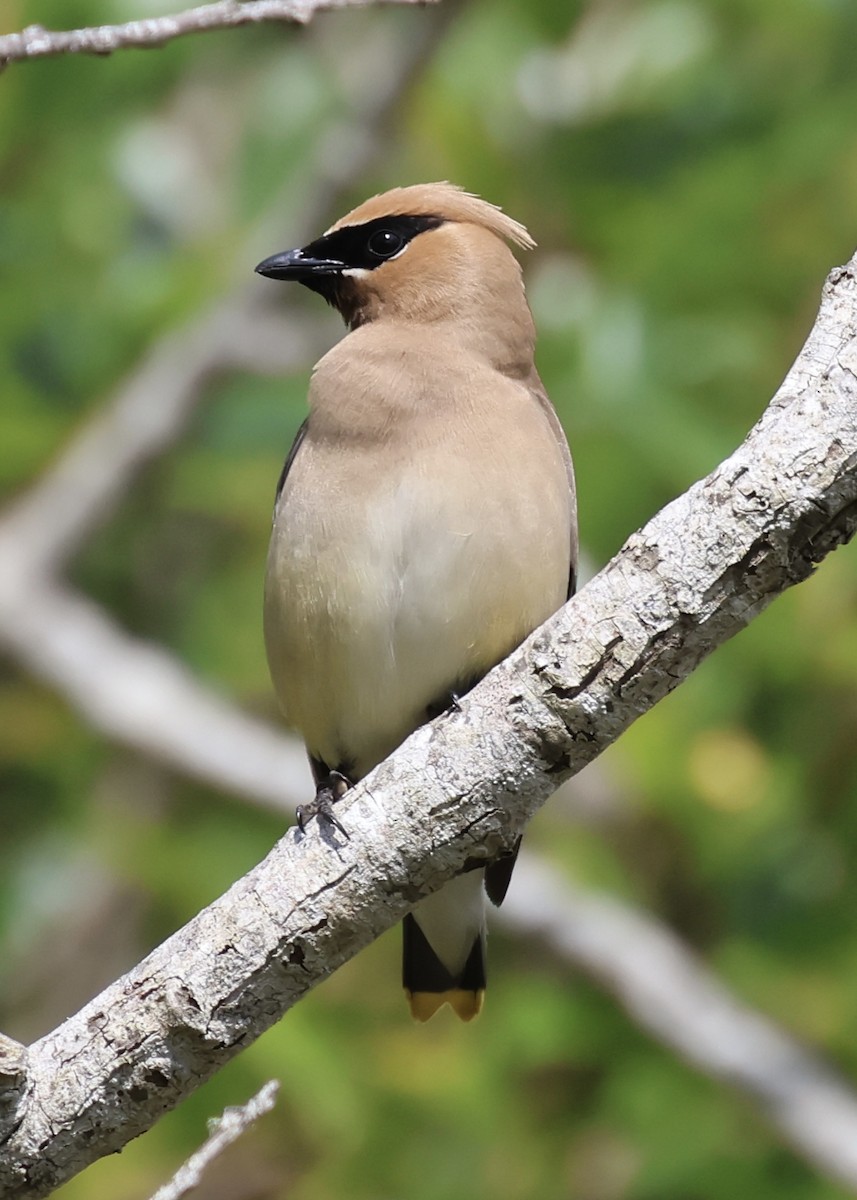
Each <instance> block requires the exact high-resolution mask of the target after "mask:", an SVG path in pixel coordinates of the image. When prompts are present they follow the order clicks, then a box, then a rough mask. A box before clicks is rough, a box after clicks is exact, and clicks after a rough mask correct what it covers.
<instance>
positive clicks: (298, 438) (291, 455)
mask: <svg viewBox="0 0 857 1200" xmlns="http://www.w3.org/2000/svg"><path fill="white" fill-rule="evenodd" d="M308 424H309V417H307V418H306V420H305V421H304V423H303V424H302V425H301V427H300V429H299V430H298V431H297V433H296V434H295V440H294V441H293V442H292V446H291V449H290V450H289V452H288V454H287V455H286V461H285V462H284V463H283V469H282V471H280V478H279V479H278V480H277V491H276V493H275V495H274V512H275V513H276V511H277V504H278V502H279V499H280V493H281V492H282V490H283V485H284V484H285V482H286V477H287V475H288V473H289V471H291V469H292V463H293V462H294V461H295V458H296V457H297V453H298V450H300V448H301V444H302V442H303V440H304V438H305V437H306V431H307V425H308Z"/></svg>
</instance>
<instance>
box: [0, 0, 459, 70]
mask: <svg viewBox="0 0 857 1200" xmlns="http://www.w3.org/2000/svg"><path fill="white" fill-rule="evenodd" d="M435 2H436V0H217V3H214V4H201V5H199V6H198V7H197V8H188V9H185V11H184V12H178V13H173V14H172V15H169V16H163V17H148V18H145V19H144V20H140V21H127V22H126V23H125V24H123V25H97V26H93V27H91V28H88V29H72V30H62V31H53V30H49V29H45V28H44V26H42V25H29V26H28V27H27V28H26V29H24V30H23V31H22V32H21V33H7V34H3V35H0V70H2V69H3V67H5V66H7V65H8V64H9V63H10V62H20V61H23V60H24V59H27V58H50V57H53V56H55V55H58V54H100V55H105V54H112V53H113V52H114V50H126V49H129V48H135V49H142V50H146V49H160V47H162V46H165V45H166V44H167V42H171V41H173V40H174V39H175V38H178V37H184V36H185V35H187V34H189V33H209V32H211V31H212V30H217V29H234V28H236V27H237V26H239V25H260V24H262V23H263V22H266V21H270V22H273V21H277V22H289V23H291V24H298V25H306V24H307V22H308V21H311V20H312V18H313V17H314V16H315V14H316V13H319V12H326V11H329V10H330V9H342V8H364V7H367V6H368V5H373V6H375V7H377V5H378V4H379V3H385V4H414V5H425V4H429V3H435Z"/></svg>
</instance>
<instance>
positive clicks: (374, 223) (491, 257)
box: [256, 183, 534, 329]
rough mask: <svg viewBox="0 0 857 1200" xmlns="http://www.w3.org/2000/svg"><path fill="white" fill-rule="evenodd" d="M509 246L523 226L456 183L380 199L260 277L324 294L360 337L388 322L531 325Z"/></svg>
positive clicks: (523, 238) (524, 238)
mask: <svg viewBox="0 0 857 1200" xmlns="http://www.w3.org/2000/svg"><path fill="white" fill-rule="evenodd" d="M507 241H508V242H513V243H514V244H515V245H517V246H520V247H523V248H526V249H529V248H530V247H532V246H533V245H534V242H533V240H532V238H531V237H530V235H529V234H528V233H527V231H526V229H525V228H524V226H523V225H520V224H519V223H518V222H517V221H514V220H512V218H511V217H508V216H506V214H505V213H503V212H502V211H501V210H500V209H499V208H497V207H496V206H495V205H493V204H489V203H487V201H485V200H481V199H480V198H479V197H478V196H473V195H471V194H470V193H469V192H465V191H462V190H461V189H460V188H458V187H455V186H454V185H453V184H450V183H426V184H416V185H414V186H412V187H401V188H393V189H392V191H389V192H384V193H383V194H382V195H380V196H373V197H372V199H371V200H367V201H366V202H365V203H364V204H361V205H360V206H359V207H358V208H355V209H354V210H353V211H352V212H350V213H348V214H347V216H344V217H342V219H341V220H339V221H337V222H336V224H335V225H332V226H331V228H330V229H328V230H327V232H326V233H324V234H322V236H321V237H319V238H316V239H315V241H312V242H310V243H309V244H308V245H307V246H303V247H301V248H300V249H297V250H286V251H285V252H283V253H281V254H274V255H272V256H271V257H270V258H266V259H265V261H264V262H261V263H259V265H258V266H257V267H256V270H257V271H258V273H259V274H260V275H266V276H268V277H269V278H271V279H290V280H296V281H297V282H298V283H302V284H304V285H305V286H306V287H308V288H311V289H312V290H313V291H315V292H319V293H320V294H321V295H322V296H323V297H324V298H325V300H327V301H328V303H329V304H332V305H333V306H334V307H335V308H337V309H338V310H339V312H340V313H341V314H342V316H343V318H344V319H345V321H346V323H347V324H348V325H349V326H350V327H351V328H352V329H354V328H356V327H357V326H359V325H364V324H366V323H367V322H369V321H375V320H379V319H384V320H397V321H408V322H420V323H435V322H450V321H451V322H455V323H457V324H460V323H462V322H463V323H464V324H465V325H467V324H468V323H478V322H479V321H481V320H484V314H485V312H486V311H488V312H491V313H494V314H497V316H498V317H500V318H503V319H506V318H511V317H513V316H517V319H518V320H519V321H521V320H523V321H524V323H525V324H529V321H530V318H529V310H528V309H527V306H526V301H525V299H524V292H523V285H522V282H521V269H520V266H519V265H518V262H517V260H516V259H515V257H514V255H513V254H512V253H511V252H510V250H509V248H508V246H507V244H506V243H507Z"/></svg>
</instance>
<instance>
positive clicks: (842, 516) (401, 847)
mask: <svg viewBox="0 0 857 1200" xmlns="http://www.w3.org/2000/svg"><path fill="white" fill-rule="evenodd" d="M855 273H857V258H855V259H852V261H851V263H850V264H849V265H848V266H847V267H844V268H841V269H838V270H836V271H834V272H833V273H832V274H831V276H830V277H829V279H828V281H827V285H826V287H825V291H824V300H823V304H822V308H821V312H820V314H819V317H818V320H817V322H816V325H815V327H814V329H813V331H812V333H811V335H810V338H809V340H808V341H807V344H806V346H805V347H804V349H803V351H802V353H801V355H800V357H799V358H798V360H797V362H796V364H795V366H794V368H793V369H792V371H791V372H790V373H789V375H788V377H787V379H786V381H785V383H784V384H783V386H782V388H781V389H780V390H779V392H778V393H777V395H776V396H775V398H774V400H773V401H772V402H771V404H770V406H769V407H768V409H767V411H766V412H765V414H764V415H763V417H762V419H761V420H760V421H759V423H758V424H757V425H756V427H755V428H754V429H753V430H752V432H751V433H750V435H749V437H748V438H747V440H746V441H745V442H744V444H743V445H742V446H741V447H740V448H739V449H738V450H737V451H736V452H735V454H733V455H732V456H731V457H730V458H729V459H727V461H726V462H724V463H723V464H722V465H721V466H720V467H718V468H717V469H716V470H715V471H714V472H713V473H712V474H711V475H709V476H708V477H707V478H706V479H704V480H702V481H700V482H699V483H697V484H695V485H694V486H693V487H692V488H691V489H690V490H689V491H688V492H687V493H686V494H685V495H683V496H681V497H680V498H679V499H677V500H676V501H674V502H673V503H672V504H670V505H668V506H667V507H666V508H665V509H663V510H662V512H660V513H659V514H658V515H657V516H656V517H654V518H653V520H652V521H650V522H649V524H648V525H646V526H645V528H643V529H642V530H640V531H639V532H638V533H636V534H634V535H633V536H632V537H631V538H630V539H629V540H628V542H627V543H626V545H625V546H624V547H623V548H622V550H620V552H619V553H618V554H617V555H616V557H615V558H614V559H613V560H612V561H611V562H610V563H609V564H608V566H607V567H606V568H605V569H604V570H603V571H602V572H601V573H600V574H599V575H598V576H596V578H595V579H594V580H593V581H592V582H591V583H590V584H589V585H588V586H587V587H586V588H584V590H583V591H582V592H581V593H580V594H579V595H578V596H577V597H575V598H574V599H573V600H572V601H571V602H570V603H569V604H568V605H567V606H566V607H565V608H564V609H562V610H561V611H560V612H559V613H558V614H557V615H556V616H555V617H554V618H553V619H552V620H551V621H549V622H548V623H547V624H546V625H545V626H544V627H543V628H542V629H540V630H538V631H537V632H536V633H535V634H533V636H532V637H531V638H530V639H529V640H528V641H527V642H526V643H525V644H524V645H523V646H522V647H521V648H520V649H519V650H518V651H516V653H515V654H513V655H512V656H511V657H510V658H509V659H508V660H507V661H506V662H505V663H503V664H501V665H500V666H499V667H498V668H497V669H496V670H495V671H493V672H492V673H491V674H490V675H489V677H488V678H487V679H486V680H485V681H484V682H483V683H482V684H480V685H479V687H478V688H476V689H475V690H474V691H473V692H472V693H471V694H470V695H469V696H468V697H467V698H466V700H465V701H464V702H463V704H462V708H461V711H460V712H455V713H452V714H450V715H448V716H445V717H442V718H440V719H439V720H438V721H435V722H434V723H433V724H432V725H430V726H427V727H425V728H423V729H420V730H418V731H417V733H415V734H414V735H413V736H412V737H411V738H410V739H409V740H408V741H407V742H406V743H405V745H404V746H403V747H402V748H401V749H400V750H399V751H397V752H396V754H395V755H394V756H393V757H392V758H391V759H389V760H388V761H387V762H386V763H383V764H382V765H381V766H380V767H378V769H377V770H376V771H374V772H373V773H372V774H371V775H370V776H369V777H368V778H367V779H366V780H365V781H364V782H363V783H361V784H360V785H359V786H358V787H357V788H355V789H354V791H353V792H352V793H350V794H349V796H348V797H347V798H346V800H345V801H344V802H343V803H342V806H341V808H340V810H339V811H340V817H341V819H342V820H343V821H344V822H345V824H346V825H347V828H348V830H349V833H350V839H349V840H347V841H346V840H344V839H342V838H341V837H339V836H337V835H335V834H333V833H331V831H330V830H325V829H321V828H319V827H318V826H317V825H316V824H313V825H312V826H311V827H310V830H309V832H308V834H307V835H306V836H304V837H301V836H300V835H299V834H298V833H297V832H296V831H295V830H292V831H290V832H289V833H288V834H287V835H286V836H285V837H284V838H283V839H282V840H281V841H280V842H279V843H278V845H277V846H275V847H274V849H273V850H272V851H271V853H270V854H269V855H268V857H267V858H266V859H265V860H264V862H262V863H260V864H259V866H257V867H256V868H255V869H254V870H253V871H251V872H250V873H249V874H248V875H247V876H245V877H244V878H243V879H241V880H239V881H238V883H236V884H235V885H234V886H233V887H232V888H231V889H230V891H229V892H227V893H226V894H225V895H224V896H222V897H221V898H220V899H219V900H217V901H216V902H215V903H214V904H212V905H211V906H210V907H209V908H207V909H206V910H204V911H203V912H202V913H200V914H199V915H198V916H197V917H195V918H194V920H192V921H191V922H189V924H188V925H187V926H185V927H184V929H181V930H179V931H178V932H177V933H176V934H175V935H174V936H173V937H172V938H170V939H169V940H168V941H167V942H165V943H164V944H163V945H162V946H160V947H158V948H157V949H156V950H155V951H154V952H153V953H152V954H151V955H150V956H149V957H148V958H147V959H146V960H145V961H144V962H143V963H141V964H140V965H139V966H138V967H136V968H134V970H132V971H131V972H129V973H128V974H127V975H126V976H125V977H124V978H123V979H121V980H119V981H118V982H117V983H115V984H113V985H112V986H111V987H109V988H108V989H106V990H105V991H104V992H103V993H102V995H101V996H99V997H97V998H96V999H95V1000H93V1001H92V1002H91V1003H90V1004H88V1005H87V1006H86V1007H85V1008H84V1009H83V1010H82V1011H81V1012H80V1013H78V1014H77V1015H76V1016H74V1017H72V1018H71V1019H70V1020H68V1021H67V1022H65V1023H64V1024H63V1025H62V1026H60V1028H59V1029H57V1030H55V1031H54V1032H53V1033H51V1034H49V1035H48V1036H47V1037H45V1038H43V1039H41V1041H39V1042H36V1043H35V1044H34V1045H33V1046H31V1047H30V1048H29V1060H28V1077H27V1088H26V1094H25V1096H24V1099H23V1102H22V1105H21V1109H20V1112H19V1116H20V1123H19V1124H18V1125H17V1128H16V1129H15V1131H14V1132H13V1133H12V1135H11V1137H9V1139H8V1140H7V1142H6V1144H5V1146H4V1151H3V1155H2V1159H0V1196H3V1197H10V1198H11V1197H21V1196H28V1197H38V1196H43V1195H46V1194H48V1193H49V1192H50V1191H51V1190H52V1189H53V1188H55V1187H56V1186H58V1185H59V1184H60V1183H61V1182H63V1181H64V1180H66V1179H68V1178H69V1177H70V1176H71V1175H72V1174H74V1173H75V1172H76V1171H78V1170H80V1169H81V1168H82V1167H84V1166H85V1165H87V1163H89V1162H91V1161H93V1160H94V1159H95V1158H97V1157H99V1156H100V1155H103V1154H106V1153H109V1152H110V1151H111V1150H117V1149H119V1148H120V1147H121V1146H122V1145H124V1144H125V1143H126V1142H127V1141H128V1140H129V1139H130V1138H132V1137H134V1136H136V1135H137V1134H138V1133H141V1132H142V1131H143V1130H144V1129H146V1128H148V1127H149V1126H150V1125H151V1124H152V1123H153V1122H154V1121H155V1119H156V1118H157V1117H158V1116H159V1115H160V1114H161V1113H162V1112H165V1111H166V1110H167V1109H168V1108H171V1107H173V1106H174V1105H175V1104H177V1103H178V1102H179V1101H180V1100H181V1098H182V1097H183V1096H185V1095H187V1094H188V1093H189V1092H190V1091H192V1090H193V1089H194V1088H195V1087H197V1086H198V1085H199V1084H200V1083H201V1082H202V1081H203V1080H204V1079H206V1078H208V1077H209V1076H210V1075H211V1074H213V1072H214V1071H216V1070H217V1069H218V1067H220V1066H221V1065H223V1063H225V1062H226V1061H227V1060H228V1059H229V1058H231V1057H232V1056H233V1055H234V1054H236V1053H237V1052H238V1051H239V1050H240V1049H242V1048H243V1047H244V1046H246V1045H247V1044H248V1043H249V1042H251V1041H252V1040H253V1039H254V1038H256V1037H258V1036H259V1034H260V1033H262V1032H263V1031H264V1030H265V1029H266V1028H268V1027H269V1026H270V1025H271V1024H272V1023H273V1022H275V1021H276V1020H278V1019H279V1018H280V1017H281V1016H282V1014H283V1013H284V1012H285V1011H286V1010H287V1009H288V1008H289V1007H290V1006H291V1005H292V1004H293V1003H294V1002H295V1001H296V1000H298V999H300V997H301V996H302V995H304V993H305V992H306V991H307V990H308V989H309V988H310V987H312V986H313V985H314V984H315V983H317V982H319V981H320V980H321V979H323V978H325V977H326V976H327V975H329V974H330V973H331V972H332V971H334V970H335V969H336V967H338V966H339V965H340V964H341V963H342V962H344V961H345V960H346V959H347V958H350V957H351V956H352V955H353V954H355V953H356V952H357V951H358V950H359V949H361V948H362V947H363V946H364V945H366V944H367V943H368V942H369V941H371V940H372V939H373V938H374V937H376V936H377V935H378V934H379V933H381V932H382V931H383V930H385V929H387V928H388V927H389V926H390V925H392V924H394V923H395V922H396V921H397V920H399V919H400V918H401V917H402V916H403V914H404V913H405V912H406V911H407V910H408V908H409V907H410V906H411V905H413V904H414V903H415V902H416V901H417V900H418V899H419V898H420V897H421V896H424V895H425V894H427V893H428V892H429V891H432V890H434V889H436V888H437V887H439V886H440V885H441V884H442V883H444V882H445V881H446V880H448V879H450V878H451V877H452V876H453V875H455V874H456V873H458V872H460V871H461V870H462V869H464V868H466V867H467V866H471V865H474V864H476V863H479V862H482V861H485V860H486V859H488V858H491V857H492V856H493V855H495V854H497V853H498V852H499V851H501V850H502V849H504V848H508V847H509V846H511V844H512V843H513V841H514V840H515V838H516V836H517V834H518V832H519V830H520V829H521V827H522V826H523V825H524V824H525V822H526V821H527V820H528V819H529V818H530V817H531V816H532V814H533V813H534V812H535V811H536V809H537V808H538V807H539V806H540V805H541V804H542V803H544V801H545V800H546V799H547V798H548V796H549V795H550V794H551V793H552V792H553V791H554V789H555V788H556V787H557V786H558V784H559V783H560V782H562V780H563V779H565V778H567V777H568V776H570V775H571V774H573V773H574V772H576V771H578V770H579V769H580V768H581V767H582V766H583V765H584V764H585V763H587V762H589V761H591V760H592V759H593V758H594V757H595V756H596V755H597V754H598V753H600V751H601V750H603V749H604V748H605V746H607V745H609V744H610V743H611V742H612V741H614V740H615V739H616V738H617V737H618V736H619V734H620V733H621V732H622V731H623V730H624V729H625V728H627V726H628V725H630V724H631V723H632V722H633V721H634V720H635V719H636V718H637V717H638V716H640V715H641V713H643V712H645V711H646V710H647V709H648V708H650V707H651V706H652V705H653V704H655V703H656V702H657V701H658V700H659V699H660V698H661V697H662V696H664V695H665V694H666V693H667V692H669V691H670V690H672V688H674V687H675V686H676V685H677V684H678V683H679V682H681V680H682V679H683V678H685V677H686V676H687V675H688V674H689V673H690V671H692V670H693V668H694V667H695V666H696V665H697V664H698V663H699V662H700V661H701V660H702V659H703V658H704V657H705V656H706V655H707V654H708V653H710V652H711V650H713V649H714V648H715V647H716V646H718V645H720V644H721V643H722V642H724V641H725V640H726V639H727V638H729V637H731V636H732V635H733V634H734V633H737V632H738V631H739V630H741V629H742V628H744V626H746V625H747V624H748V622H749V621H750V620H751V619H752V618H753V617H754V616H755V615H756V614H757V613H758V612H759V611H761V609H762V608H764V607H765V605H766V604H768V603H769V602H770V601H771V600H772V599H773V598H774V597H775V596H776V595H778V594H779V593H780V592H782V591H783V590H785V589H786V588H787V587H789V586H790V585H792V584H794V583H797V582H800V581H801V580H802V579H805V578H806V576H807V575H808V574H809V573H810V572H811V570H812V568H813V565H814V564H815V563H816V562H818V561H820V560H821V559H822V558H823V557H824V556H825V555H826V554H827V553H829V552H830V551H831V550H833V549H834V548H835V547H836V546H837V545H839V544H840V543H842V542H844V541H847V540H848V538H850V537H851V535H852V534H853V532H854V529H855V527H857V471H856V470H855V465H857V404H855V399H857V283H855Z"/></svg>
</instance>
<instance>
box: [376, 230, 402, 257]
mask: <svg viewBox="0 0 857 1200" xmlns="http://www.w3.org/2000/svg"><path fill="white" fill-rule="evenodd" d="M404 244H405V239H404V238H403V237H402V235H401V234H400V233H394V232H393V230H392V229H376V231H375V232H374V233H373V234H372V236H371V237H370V238H369V241H368V242H367V243H366V249H367V250H368V251H369V253H370V254H371V255H373V256H374V257H375V258H392V257H393V255H394V254H398V253H399V251H400V250H401V249H402V247H403V246H404Z"/></svg>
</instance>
